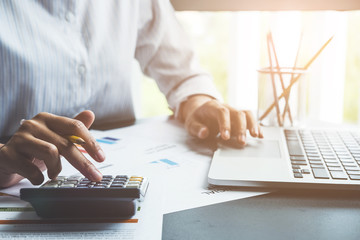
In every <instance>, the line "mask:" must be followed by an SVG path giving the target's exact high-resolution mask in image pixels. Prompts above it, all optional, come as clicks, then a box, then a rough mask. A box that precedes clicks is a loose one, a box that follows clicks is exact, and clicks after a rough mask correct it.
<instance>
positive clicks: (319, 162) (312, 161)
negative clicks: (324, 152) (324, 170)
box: [309, 160, 323, 165]
mask: <svg viewBox="0 0 360 240" xmlns="http://www.w3.org/2000/svg"><path fill="white" fill-rule="evenodd" d="M309 163H310V164H315V165H316V164H323V163H322V161H314V160H310V161H309Z"/></svg>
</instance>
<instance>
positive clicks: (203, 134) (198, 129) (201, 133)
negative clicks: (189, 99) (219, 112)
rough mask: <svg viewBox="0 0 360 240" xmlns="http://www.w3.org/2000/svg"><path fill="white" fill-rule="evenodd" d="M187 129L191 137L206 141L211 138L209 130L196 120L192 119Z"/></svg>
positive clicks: (187, 124)
mask: <svg viewBox="0 0 360 240" xmlns="http://www.w3.org/2000/svg"><path fill="white" fill-rule="evenodd" d="M186 129H187V131H188V132H189V133H190V135H192V136H195V137H198V138H200V139H205V138H207V137H208V136H209V128H208V127H207V126H206V125H204V124H202V123H201V122H199V121H197V120H195V119H191V120H189V121H188V122H187V123H186Z"/></svg>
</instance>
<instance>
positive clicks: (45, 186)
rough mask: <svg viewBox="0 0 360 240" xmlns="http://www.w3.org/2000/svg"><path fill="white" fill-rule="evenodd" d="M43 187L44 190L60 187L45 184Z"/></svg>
mask: <svg viewBox="0 0 360 240" xmlns="http://www.w3.org/2000/svg"><path fill="white" fill-rule="evenodd" d="M41 187H42V188H57V187H59V185H57V184H44V185H43V186H41Z"/></svg>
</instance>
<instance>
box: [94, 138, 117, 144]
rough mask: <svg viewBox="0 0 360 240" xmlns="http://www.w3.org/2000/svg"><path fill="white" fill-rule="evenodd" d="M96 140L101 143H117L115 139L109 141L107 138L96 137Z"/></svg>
mask: <svg viewBox="0 0 360 240" xmlns="http://www.w3.org/2000/svg"><path fill="white" fill-rule="evenodd" d="M96 141H97V142H99V143H106V144H115V143H116V142H114V141H109V140H105V139H96Z"/></svg>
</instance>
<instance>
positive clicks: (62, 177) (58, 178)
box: [56, 176, 66, 181]
mask: <svg viewBox="0 0 360 240" xmlns="http://www.w3.org/2000/svg"><path fill="white" fill-rule="evenodd" d="M65 179H66V177H65V176H57V177H56V180H58V181H64V180H65Z"/></svg>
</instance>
